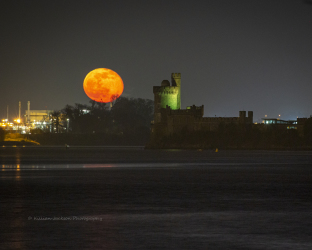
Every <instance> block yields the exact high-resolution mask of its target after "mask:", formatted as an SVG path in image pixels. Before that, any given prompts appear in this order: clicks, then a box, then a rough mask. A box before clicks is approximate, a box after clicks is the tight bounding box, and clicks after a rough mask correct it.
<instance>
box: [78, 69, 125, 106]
mask: <svg viewBox="0 0 312 250" xmlns="http://www.w3.org/2000/svg"><path fill="white" fill-rule="evenodd" d="M83 90H84V92H85V93H86V95H87V96H88V97H89V98H90V99H92V100H94V101H96V102H112V101H113V100H115V99H116V98H118V97H119V96H120V95H121V94H122V92H123V90H124V84H123V81H122V79H121V77H120V76H119V75H118V74H117V73H116V72H115V71H113V70H111V69H105V68H99V69H94V70H92V71H90V72H89V74H87V76H86V78H85V79H84V81H83Z"/></svg>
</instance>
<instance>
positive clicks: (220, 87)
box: [0, 0, 312, 122]
mask: <svg viewBox="0 0 312 250" xmlns="http://www.w3.org/2000/svg"><path fill="white" fill-rule="evenodd" d="M0 21H1V26H0V32H1V39H0V44H1V47H0V50H1V53H0V69H1V72H0V84H1V85H0V86H1V97H0V118H1V119H2V118H6V108H7V105H9V112H10V117H11V118H13V116H15V117H16V116H17V115H18V102H19V101H21V102H22V114H24V113H25V110H26V109H27V101H30V103H31V109H46V108H47V109H54V110H58V109H62V108H63V107H64V106H65V105H66V104H70V105H74V104H75V103H83V104H89V98H88V97H87V96H86V95H85V93H84V91H83V87H82V84H83V80H84V77H85V76H86V75H87V73H88V72H89V71H91V70H93V69H95V68H109V69H112V70H114V71H116V72H117V73H118V74H119V75H120V76H121V77H122V79H123V81H124V84H125V90H124V93H123V96H126V97H135V98H137V97H141V98H148V99H153V86H155V85H160V83H161V81H162V80H164V79H168V80H169V79H170V76H171V73H172V72H180V73H181V74H182V81H181V82H182V108H186V106H190V105H193V104H195V105H204V106H205V116H215V115H216V116H238V111H239V110H246V111H248V110H253V111H254V121H255V122H256V121H260V118H263V117H264V116H265V115H268V117H278V115H279V114H280V115H281V119H295V118H296V117H297V116H299V117H309V116H310V115H311V114H312V97H311V96H312V95H311V93H312V5H309V4H304V1H302V0H204V1H196V0H192V1H185V0H178V1H171V0H164V1H162V0H155V1H151V0H143V1H135V0H126V1H118V0H112V1H109V0H102V1H96V0H93V1H92V0H86V1H79V0H74V1H66V0H62V1H57V0H53V1H49V0H44V1H43V0H41V1H32V0H27V1H14V0H10V1H1V3H0Z"/></svg>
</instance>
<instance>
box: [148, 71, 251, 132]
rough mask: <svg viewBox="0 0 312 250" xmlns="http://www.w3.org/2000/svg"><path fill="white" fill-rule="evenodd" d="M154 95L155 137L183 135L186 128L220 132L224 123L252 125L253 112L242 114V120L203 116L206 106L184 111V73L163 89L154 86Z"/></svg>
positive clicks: (173, 74) (165, 83) (173, 75)
mask: <svg viewBox="0 0 312 250" xmlns="http://www.w3.org/2000/svg"><path fill="white" fill-rule="evenodd" d="M153 93H154V121H153V122H152V133H153V134H154V135H170V134H172V133H179V132H181V131H182V130H183V129H187V130H188V131H197V130H209V131H213V130H216V129H217V128H218V126H219V124H220V123H224V124H252V123H253V112H252V111H248V116H246V111H239V116H238V117H203V115H204V106H203V105H202V106H195V105H193V106H190V107H187V108H186V109H181V74H180V73H172V74H171V85H170V82H169V81H168V80H163V81H162V83H161V86H154V87H153Z"/></svg>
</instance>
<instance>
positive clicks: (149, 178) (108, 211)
mask: <svg viewBox="0 0 312 250" xmlns="http://www.w3.org/2000/svg"><path fill="white" fill-rule="evenodd" d="M0 157H1V164H2V165H0V166H1V172H0V218H1V225H0V237H1V239H0V248H1V249H312V193H311V192H312V152H272V151H268V152H267V151H223V152H218V153H215V152H213V151H174V150H171V151H156V150H142V148H92V147H90V148H69V149H67V150H65V149H64V148H54V147H51V148H2V149H1V150H0Z"/></svg>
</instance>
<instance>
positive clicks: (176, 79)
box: [171, 73, 181, 109]
mask: <svg viewBox="0 0 312 250" xmlns="http://www.w3.org/2000/svg"><path fill="white" fill-rule="evenodd" d="M171 84H172V86H177V87H178V96H177V109H181V73H172V74H171Z"/></svg>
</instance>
